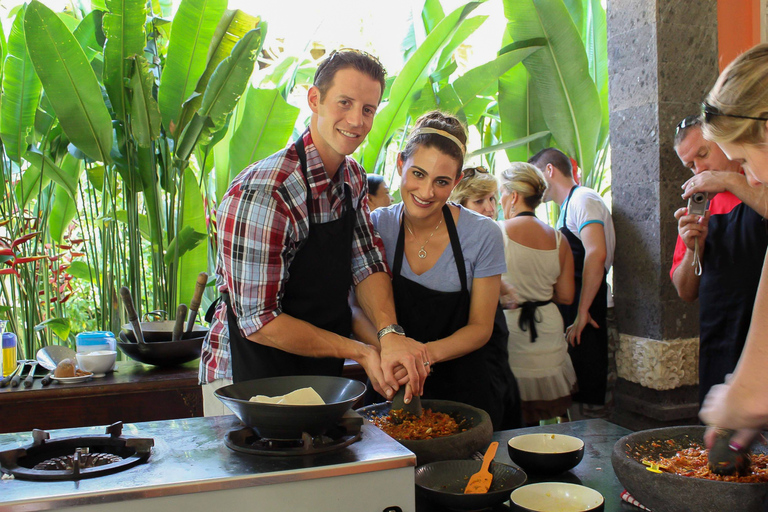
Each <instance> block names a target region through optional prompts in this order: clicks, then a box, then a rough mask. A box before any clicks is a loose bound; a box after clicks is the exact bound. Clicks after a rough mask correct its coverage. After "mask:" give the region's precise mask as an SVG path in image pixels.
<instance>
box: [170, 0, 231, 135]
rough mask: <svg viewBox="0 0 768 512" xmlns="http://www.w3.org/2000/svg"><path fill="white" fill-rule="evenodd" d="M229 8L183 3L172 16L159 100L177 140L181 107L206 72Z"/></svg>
mask: <svg viewBox="0 0 768 512" xmlns="http://www.w3.org/2000/svg"><path fill="white" fill-rule="evenodd" d="M226 7H227V0H183V1H182V2H181V3H180V4H179V10H178V11H176V15H175V16H174V17H173V24H172V25H171V38H170V42H169V44H168V54H167V58H166V61H165V67H164V68H163V74H162V76H161V78H160V92H159V97H158V101H159V103H160V112H161V113H162V117H163V125H164V126H165V128H166V130H168V132H169V133H170V134H171V135H172V136H174V137H175V136H178V135H180V132H178V130H177V128H178V123H179V116H180V115H181V108H182V104H183V103H184V102H185V101H187V98H189V96H190V95H191V94H192V93H193V92H194V91H195V87H196V86H197V81H198V80H199V79H200V77H201V76H202V75H203V73H204V72H205V66H206V57H207V54H208V47H209V45H210V43H211V39H212V38H213V34H214V32H215V31H216V27H217V25H218V23H219V20H220V19H221V17H222V15H223V14H224V11H225V10H226Z"/></svg>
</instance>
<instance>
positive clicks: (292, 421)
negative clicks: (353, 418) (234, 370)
mask: <svg viewBox="0 0 768 512" xmlns="http://www.w3.org/2000/svg"><path fill="white" fill-rule="evenodd" d="M307 387H311V388H313V389H314V390H315V391H316V392H317V393H318V394H319V395H320V396H321V397H322V398H323V401H324V402H325V405H283V404H266V403H258V402H250V401H249V400H250V399H251V397H253V396H256V395H267V396H278V395H286V394H288V393H290V392H291V391H296V390H297V389H301V388H307ZM363 393H365V384H363V383H362V382H359V381H356V380H352V379H345V378H342V377H325V376H321V375H298V376H294V377H272V378H269V379H256V380H248V381H245V382H238V383H237V384H232V385H230V386H224V387H221V388H219V389H217V390H216V391H215V392H214V394H215V395H216V398H218V399H219V400H221V401H222V402H224V405H226V406H227V407H229V409H231V410H232V412H233V413H235V415H236V416H237V417H238V418H240V421H242V422H243V423H244V424H245V425H246V426H248V427H251V428H253V429H254V430H255V431H256V433H257V434H259V435H260V436H261V437H267V438H270V439H298V438H301V435H302V433H303V432H306V433H308V434H311V435H318V434H322V433H324V432H325V431H326V430H327V429H328V428H330V427H331V426H333V425H334V424H336V423H337V422H338V421H339V420H340V419H341V417H342V416H343V415H344V413H345V412H347V411H348V410H349V409H350V408H351V407H352V405H353V404H354V403H355V402H356V401H357V400H358V399H359V398H360V397H361V396H363Z"/></svg>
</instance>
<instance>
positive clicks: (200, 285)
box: [184, 272, 208, 332]
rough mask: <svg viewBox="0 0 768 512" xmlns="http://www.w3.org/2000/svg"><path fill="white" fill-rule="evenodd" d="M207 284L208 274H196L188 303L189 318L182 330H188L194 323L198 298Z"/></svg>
mask: <svg viewBox="0 0 768 512" xmlns="http://www.w3.org/2000/svg"><path fill="white" fill-rule="evenodd" d="M207 284H208V274H206V273H205V272H200V273H199V274H198V275H197V282H196V283H195V293H194V295H193V296H192V301H191V302H190V303H189V320H187V327H186V329H184V332H190V331H191V330H192V327H193V326H194V325H195V319H196V318H197V310H198V309H200V299H202V297H203V292H204V291H205V287H206V285H207Z"/></svg>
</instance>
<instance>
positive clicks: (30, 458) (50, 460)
mask: <svg viewBox="0 0 768 512" xmlns="http://www.w3.org/2000/svg"><path fill="white" fill-rule="evenodd" d="M122 431H123V424H122V422H117V423H114V424H112V425H110V426H108V427H107V429H106V435H98V434H97V435H86V436H79V437H64V438H61V439H55V440H53V441H51V440H50V437H51V435H50V434H49V433H48V432H45V431H44V430H33V431H32V438H33V441H34V442H33V443H32V444H31V445H28V446H26V447H23V448H16V449H14V450H8V451H5V452H0V469H2V471H3V472H4V473H9V474H11V475H13V476H14V477H16V478H19V479H22V480H42V481H50V480H80V479H83V478H93V477H97V476H102V475H109V474H112V473H117V472H118V471H123V470H125V469H128V468H130V467H133V466H135V465H137V464H141V463H143V462H146V461H147V459H149V456H150V454H151V452H152V446H154V444H155V442H154V440H152V439H143V438H137V437H124V436H122Z"/></svg>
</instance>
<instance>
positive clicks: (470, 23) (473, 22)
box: [437, 16, 488, 67]
mask: <svg viewBox="0 0 768 512" xmlns="http://www.w3.org/2000/svg"><path fill="white" fill-rule="evenodd" d="M487 19H488V16H474V17H472V18H468V19H466V20H464V21H462V22H461V25H459V28H458V29H456V33H454V34H453V37H452V38H451V41H450V42H449V43H448V44H447V45H445V48H443V51H442V52H440V58H438V59H437V66H438V67H443V66H446V65H448V63H449V62H451V61H452V60H453V52H455V51H456V49H457V48H458V47H459V46H461V44H462V43H463V42H464V41H465V40H466V39H467V38H468V37H469V36H471V35H472V34H474V33H475V30H477V29H478V28H480V26H481V25H482V24H483V23H485V20H487Z"/></svg>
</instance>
